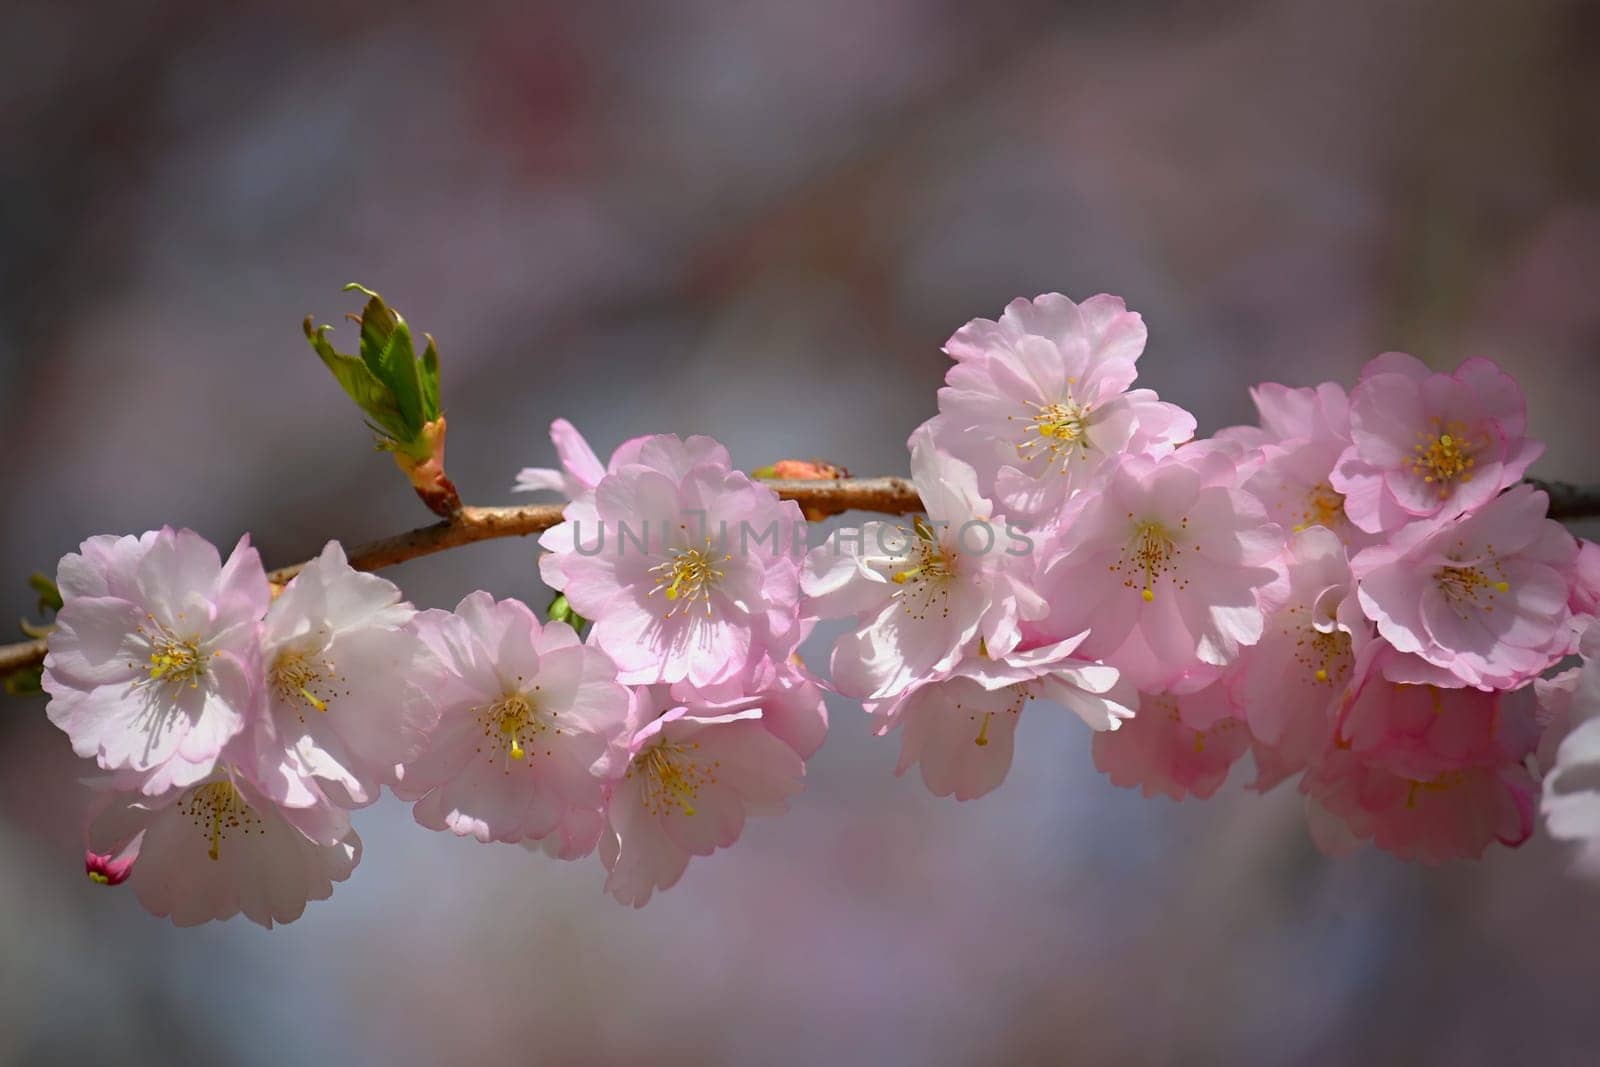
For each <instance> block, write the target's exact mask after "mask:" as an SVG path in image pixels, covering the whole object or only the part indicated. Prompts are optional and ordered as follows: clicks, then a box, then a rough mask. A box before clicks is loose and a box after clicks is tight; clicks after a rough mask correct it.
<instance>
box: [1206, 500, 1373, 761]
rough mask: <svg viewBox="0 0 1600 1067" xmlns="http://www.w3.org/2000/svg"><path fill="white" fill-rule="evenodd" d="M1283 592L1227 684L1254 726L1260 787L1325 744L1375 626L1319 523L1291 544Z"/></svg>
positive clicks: (1335, 544)
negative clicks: (1362, 643)
mask: <svg viewBox="0 0 1600 1067" xmlns="http://www.w3.org/2000/svg"><path fill="white" fill-rule="evenodd" d="M1284 563H1285V571H1284V578H1283V589H1282V592H1281V593H1279V592H1278V591H1276V590H1274V598H1275V599H1276V600H1277V602H1278V603H1277V606H1276V607H1275V608H1274V609H1273V610H1272V611H1271V612H1270V613H1269V614H1268V615H1267V619H1266V626H1265V629H1264V631H1263V634H1262V638H1261V640H1260V642H1259V643H1257V644H1256V645H1255V646H1253V647H1252V648H1250V649H1248V650H1247V651H1246V652H1245V653H1244V654H1243V655H1241V656H1240V657H1239V660H1238V663H1237V665H1236V666H1235V667H1234V668H1233V669H1232V670H1231V671H1230V672H1229V675H1228V684H1229V685H1230V686H1231V689H1232V692H1233V696H1234V699H1235V700H1236V701H1237V702H1238V705H1239V709H1240V712H1241V714H1242V716H1243V718H1244V719H1245V721H1246V722H1247V723H1249V725H1250V733H1251V736H1252V737H1253V738H1254V740H1255V742H1256V746H1257V751H1256V763H1257V766H1258V768H1259V769H1260V771H1261V775H1260V778H1259V779H1258V780H1257V782H1256V787H1257V788H1269V787H1270V786H1271V785H1273V784H1276V782H1278V781H1281V780H1282V779H1283V778H1285V777H1288V776H1291V775H1294V774H1298V773H1299V772H1300V771H1301V770H1303V769H1304V768H1305V766H1306V764H1307V762H1309V761H1310V760H1311V759H1312V758H1313V756H1315V754H1316V753H1317V751H1318V750H1319V749H1320V748H1321V747H1322V746H1323V745H1324V744H1325V743H1326V741H1327V738H1328V734H1329V731H1330V729H1331V726H1332V721H1333V711H1334V707H1335V705H1336V703H1337V700H1338V697H1339V696H1340V694H1341V693H1343V691H1344V687H1345V685H1346V684H1347V682H1348V681H1349V680H1350V676H1351V673H1352V668H1353V667H1354V665H1355V651H1354V650H1355V641H1356V638H1357V637H1359V636H1361V631H1363V630H1365V629H1367V628H1368V627H1369V626H1370V624H1369V623H1367V622H1366V621H1365V620H1364V619H1362V618H1361V617H1360V612H1359V610H1358V609H1356V606H1355V598H1354V596H1353V593H1354V581H1353V580H1352V578H1351V576H1350V564H1349V562H1348V560H1347V558H1346V554H1345V547H1344V545H1343V543H1341V542H1340V540H1339V538H1338V537H1337V536H1335V535H1334V533H1333V532H1332V531H1331V530H1329V529H1327V528H1325V527H1322V526H1313V527H1310V528H1309V529H1306V530H1302V531H1300V532H1299V533H1296V534H1295V535H1294V536H1293V537H1291V538H1290V539H1289V544H1288V548H1287V550H1286V552H1285V560H1284Z"/></svg>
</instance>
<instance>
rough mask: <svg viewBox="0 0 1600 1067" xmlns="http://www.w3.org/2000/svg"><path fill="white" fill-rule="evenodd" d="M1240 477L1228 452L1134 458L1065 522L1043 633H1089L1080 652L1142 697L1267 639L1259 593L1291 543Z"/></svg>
mask: <svg viewBox="0 0 1600 1067" xmlns="http://www.w3.org/2000/svg"><path fill="white" fill-rule="evenodd" d="M1186 451H1187V450H1186ZM1233 474H1234V466H1233V464H1232V462H1231V461H1230V460H1228V459H1227V457H1226V456H1224V455H1222V454H1221V453H1219V452H1208V453H1199V454H1197V455H1196V456H1195V457H1194V458H1193V459H1192V460H1190V459H1188V458H1186V457H1185V456H1183V455H1182V454H1180V455H1176V456H1172V457H1169V458H1168V459H1165V460H1150V459H1146V458H1144V457H1141V456H1131V457H1129V458H1127V459H1124V460H1123V461H1122V462H1121V463H1120V464H1118V466H1117V467H1116V468H1115V469H1114V470H1112V471H1111V473H1110V476H1109V477H1108V478H1107V479H1106V482H1105V484H1104V485H1103V486H1102V488H1101V489H1100V490H1099V491H1098V492H1096V493H1094V494H1086V495H1085V496H1084V497H1083V498H1081V499H1082V500H1083V503H1082V505H1081V506H1080V507H1079V508H1078V509H1077V510H1075V511H1074V512H1073V513H1071V514H1070V515H1068V516H1066V517H1065V518H1063V520H1062V523H1061V527H1060V533H1059V538H1058V542H1057V545H1056V555H1055V557H1054V558H1053V560H1051V562H1049V563H1048V564H1046V565H1045V567H1044V568H1043V571H1042V573H1041V574H1040V576H1039V579H1038V589H1039V591H1040V593H1042V594H1043V596H1044V597H1045V599H1046V600H1047V601H1048V602H1049V605H1050V613H1049V615H1048V616H1047V617H1046V619H1045V620H1044V622H1042V623H1041V624H1040V625H1041V627H1042V628H1043V629H1045V630H1047V631H1048V632H1050V633H1052V634H1073V633H1079V632H1081V631H1083V630H1085V629H1087V630H1089V639H1088V640H1087V641H1085V642H1084V644H1083V647H1082V648H1081V649H1080V652H1081V653H1082V654H1083V655H1086V656H1088V657H1089V658H1091V659H1099V660H1103V661H1104V662H1106V663H1109V664H1111V665H1112V666H1114V667H1116V668H1117V669H1118V670H1119V671H1121V672H1122V673H1123V675H1124V676H1125V677H1126V678H1128V679H1129V680H1130V681H1132V682H1133V684H1134V685H1135V686H1136V687H1137V688H1138V689H1139V690H1140V691H1141V692H1156V691H1160V690H1163V689H1165V688H1167V687H1168V686H1169V685H1170V684H1171V683H1172V682H1173V681H1175V680H1176V679H1178V678H1180V677H1182V676H1183V675H1184V674H1185V673H1186V672H1191V671H1193V670H1194V669H1195V668H1201V667H1213V668H1215V667H1222V666H1226V665H1227V664H1229V663H1231V662H1232V661H1233V660H1234V659H1235V658H1236V657H1237V656H1238V654H1239V650H1240V649H1241V648H1242V647H1244V646H1247V645H1252V644H1254V643H1255V642H1256V641H1258V640H1259V639H1260V637H1261V632H1262V607H1261V604H1260V603H1259V600H1258V596H1257V592H1258V590H1260V589H1261V587H1262V586H1264V585H1266V584H1267V583H1268V582H1270V581H1272V580H1273V578H1274V576H1275V572H1274V571H1273V570H1272V569H1271V567H1270V566H1269V564H1271V563H1272V562H1273V561H1274V560H1275V558H1276V557H1277V555H1278V553H1279V551H1280V548H1281V545H1282V533H1281V531H1280V529H1279V528H1278V527H1277V526H1274V525H1272V524H1271V523H1269V522H1267V520H1266V516H1265V514H1264V513H1263V512H1262V509H1261V505H1260V504H1259V503H1258V502H1257V501H1256V500H1255V498H1253V497H1251V496H1248V495H1247V494H1245V493H1242V492H1240V491H1239V490H1237V489H1235V488H1233V486H1232V477H1233Z"/></svg>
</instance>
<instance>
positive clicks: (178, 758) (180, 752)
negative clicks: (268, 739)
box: [43, 527, 270, 796]
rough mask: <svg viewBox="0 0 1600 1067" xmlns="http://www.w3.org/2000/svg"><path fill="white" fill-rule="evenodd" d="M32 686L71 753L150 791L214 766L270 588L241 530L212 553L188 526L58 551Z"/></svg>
mask: <svg viewBox="0 0 1600 1067" xmlns="http://www.w3.org/2000/svg"><path fill="white" fill-rule="evenodd" d="M58 584H59V585H60V588H61V595H62V599H63V601H64V605H63V607H62V609H61V613H60V615H59V616H58V617H57V620H56V624H57V625H56V629H55V632H54V633H52V634H51V635H50V640H49V645H50V652H49V655H47V656H46V657H45V670H44V679H43V684H44V688H45V691H46V692H48V693H49V694H50V698H51V699H50V705H49V708H48V714H49V716H50V721H51V722H53V723H55V724H56V725H57V726H59V727H60V728H61V729H62V730H64V731H66V733H67V736H68V737H70V738H71V739H72V748H73V751H74V752H76V753H77V754H78V755H80V756H91V757H94V758H95V759H96V760H97V761H98V762H99V764H100V766H101V767H103V768H105V769H107V770H116V771H128V772H131V773H132V774H134V775H136V776H138V778H139V783H138V788H139V789H140V790H141V791H142V792H144V793H145V794H146V795H149V796H155V795H157V794H160V793H162V792H165V791H166V790H168V789H171V788H182V787H184V786H189V785H193V784H194V783H196V782H199V781H201V780H202V779H204V778H206V777H207V776H208V775H209V774H210V773H211V771H212V769H213V768H214V767H215V766H216V763H217V758H218V756H219V755H220V754H221V752H222V749H223V746H224V745H226V744H227V743H228V741H229V740H230V739H232V738H233V737H234V736H235V735H237V734H238V733H239V732H240V731H241V730H243V729H244V726H245V723H246V721H247V720H248V718H249V717H250V716H252V715H254V714H255V713H256V709H257V701H258V699H259V698H260V695H261V694H260V674H261V654H260V644H259V629H260V619H261V616H262V614H263V613H264V612H265V611H266V610H267V602H268V600H269V596H270V594H269V592H268V586H267V576H266V573H265V572H264V571H263V570H262V569H261V558H260V556H258V555H257V554H256V550H255V549H253V548H251V547H250V545H249V539H248V538H243V539H241V540H240V541H239V544H238V546H237V547H236V548H235V549H234V550H233V554H232V555H231V556H229V558H228V561H227V563H226V564H224V563H223V562H222V559H221V557H220V556H219V555H218V553H217V550H216V548H214V547H213V546H212V545H211V544H210V543H209V542H207V541H206V540H205V539H204V538H202V537H201V536H200V535H199V534H196V533H194V532H192V531H190V530H178V531H174V530H172V529H170V528H166V527H164V528H162V529H161V530H158V531H153V532H151V533H147V534H145V535H144V536H142V537H139V538H133V537H123V538H114V537H95V538H91V539H90V540H89V541H86V542H85V543H84V545H83V547H82V549H81V552H80V554H74V555H68V556H66V557H65V558H63V559H62V561H61V567H60V570H59V583H58Z"/></svg>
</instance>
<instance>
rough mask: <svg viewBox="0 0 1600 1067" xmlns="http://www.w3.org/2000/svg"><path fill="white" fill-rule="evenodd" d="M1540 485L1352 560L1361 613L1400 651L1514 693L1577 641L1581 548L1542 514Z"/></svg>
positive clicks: (1418, 527) (1464, 680) (1412, 530)
mask: <svg viewBox="0 0 1600 1067" xmlns="http://www.w3.org/2000/svg"><path fill="white" fill-rule="evenodd" d="M1548 504H1549V500H1548V498H1547V497H1546V496H1545V494H1544V493H1543V492H1541V491H1538V490H1535V489H1533V488H1531V487H1529V486H1526V485H1522V486H1517V487H1516V488H1514V489H1511V490H1509V491H1507V492H1506V493H1504V494H1502V495H1500V496H1498V497H1496V498H1495V499H1494V500H1491V501H1490V502H1489V503H1487V504H1485V505H1484V506H1483V507H1482V508H1481V509H1479V510H1478V511H1475V512H1470V513H1468V514H1465V515H1462V516H1459V517H1457V518H1455V519H1452V520H1449V521H1446V522H1442V523H1435V524H1414V525H1412V526H1409V527H1407V528H1406V529H1404V530H1402V531H1400V532H1399V533H1397V534H1395V535H1394V536H1393V537H1392V538H1391V539H1390V540H1389V541H1388V542H1387V543H1386V544H1383V545H1378V546H1374V547H1372V548H1369V549H1366V550H1365V551H1363V552H1362V553H1360V554H1359V555H1357V556H1356V557H1355V559H1354V560H1353V561H1352V566H1353V568H1354V569H1355V572H1356V574H1357V576H1358V577H1359V578H1360V583H1361V584H1360V590H1359V596H1360V599H1361V607H1362V610H1363V611H1365V612H1366V613H1367V615H1368V616H1369V617H1370V618H1372V619H1373V621H1375V622H1376V623H1377V624H1378V632H1379V633H1380V634H1382V635H1383V637H1384V638H1385V639H1386V640H1387V641H1388V642H1389V643H1390V644H1391V645H1393V646H1394V647H1395V648H1396V649H1398V650H1399V651H1401V652H1411V653H1415V654H1416V655H1417V656H1419V657H1421V658H1422V659H1424V660H1426V661H1427V662H1428V663H1430V664H1433V665H1434V666H1436V667H1439V668H1442V669H1443V670H1446V671H1448V672H1450V673H1451V674H1452V675H1454V676H1455V677H1456V678H1457V679H1459V680H1460V683H1461V684H1465V685H1473V686H1478V687H1479V688H1482V689H1509V688H1512V687H1514V686H1517V685H1520V684H1522V683H1523V682H1526V681H1528V680H1530V679H1531V678H1533V677H1534V675H1536V674H1538V673H1540V672H1541V671H1543V670H1545V669H1546V668H1547V667H1549V666H1551V665H1553V664H1554V662H1555V661H1556V660H1558V659H1559V658H1561V656H1563V655H1565V654H1566V652H1567V651H1568V650H1569V648H1570V646H1571V632H1570V629H1569V627H1568V622H1567V620H1568V607H1567V600H1568V597H1569V595H1570V586H1571V578H1572V575H1573V572H1574V568H1575V565H1576V561H1577V555H1578V546H1577V542H1576V541H1575V540H1574V539H1573V537H1572V535H1571V534H1569V533H1568V532H1567V531H1566V529H1565V528H1564V527H1562V525H1561V524H1560V523H1558V522H1552V521H1550V520H1548V519H1546V518H1545V513H1546V510H1547V507H1548Z"/></svg>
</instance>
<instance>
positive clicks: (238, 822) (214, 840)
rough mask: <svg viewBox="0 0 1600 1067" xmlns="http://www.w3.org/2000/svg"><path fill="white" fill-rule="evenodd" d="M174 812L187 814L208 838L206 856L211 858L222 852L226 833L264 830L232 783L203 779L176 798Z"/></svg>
mask: <svg viewBox="0 0 1600 1067" xmlns="http://www.w3.org/2000/svg"><path fill="white" fill-rule="evenodd" d="M178 811H179V812H181V813H182V814H184V815H187V816H189V818H190V819H191V820H193V822H194V825H195V826H196V827H197V828H198V829H199V830H200V832H201V833H203V834H204V835H205V836H206V837H207V838H208V839H209V840H210V843H211V847H210V848H208V849H207V850H206V855H208V856H210V857H211V858H212V859H213V860H215V859H216V858H217V857H218V856H220V855H221V854H222V842H223V841H224V840H225V839H226V838H227V836H228V835H229V834H230V833H232V832H234V831H238V832H239V833H241V834H248V833H251V832H255V833H263V832H264V830H263V829H262V826H261V818H260V817H259V816H258V815H256V813H255V812H254V811H252V810H251V808H250V805H249V804H248V803H247V802H246V801H245V799H244V796H243V794H241V793H240V792H239V790H238V789H237V788H236V787H235V786H234V784H233V783H232V782H207V783H206V784H205V785H202V786H200V787H198V788H196V789H195V790H193V791H192V792H191V793H190V794H189V796H188V798H187V799H186V800H183V801H180V802H179V805H178Z"/></svg>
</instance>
